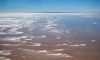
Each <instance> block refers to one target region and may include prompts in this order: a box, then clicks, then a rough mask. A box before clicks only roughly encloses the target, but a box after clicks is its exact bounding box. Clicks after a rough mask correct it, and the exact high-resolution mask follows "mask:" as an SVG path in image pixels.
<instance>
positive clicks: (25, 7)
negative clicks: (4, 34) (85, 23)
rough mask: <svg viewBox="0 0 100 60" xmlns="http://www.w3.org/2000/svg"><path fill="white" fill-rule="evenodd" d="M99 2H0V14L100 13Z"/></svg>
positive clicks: (62, 0)
mask: <svg viewBox="0 0 100 60" xmlns="http://www.w3.org/2000/svg"><path fill="white" fill-rule="evenodd" d="M99 6H100V0H0V12H100V7H99Z"/></svg>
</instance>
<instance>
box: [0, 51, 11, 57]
mask: <svg viewBox="0 0 100 60" xmlns="http://www.w3.org/2000/svg"><path fill="white" fill-rule="evenodd" d="M0 55H5V56H7V55H11V50H1V51H0Z"/></svg>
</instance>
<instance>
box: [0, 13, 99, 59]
mask: <svg viewBox="0 0 100 60" xmlns="http://www.w3.org/2000/svg"><path fill="white" fill-rule="evenodd" d="M99 27H100V14H99V13H11V15H10V16H9V14H7V13H6V14H3V15H0V60H98V59H100V57H99V56H100V48H99V46H100V40H99V39H100V37H99V36H100V33H99V31H100V28H99Z"/></svg>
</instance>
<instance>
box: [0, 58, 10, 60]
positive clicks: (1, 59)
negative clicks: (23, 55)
mask: <svg viewBox="0 0 100 60" xmlns="http://www.w3.org/2000/svg"><path fill="white" fill-rule="evenodd" d="M0 60H11V59H10V58H6V57H0Z"/></svg>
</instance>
